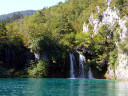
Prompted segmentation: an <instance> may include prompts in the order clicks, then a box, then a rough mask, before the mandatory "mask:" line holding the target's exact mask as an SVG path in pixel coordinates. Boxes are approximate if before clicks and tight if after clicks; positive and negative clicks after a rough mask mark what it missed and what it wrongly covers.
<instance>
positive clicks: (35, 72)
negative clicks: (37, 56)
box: [28, 60, 48, 78]
mask: <svg viewBox="0 0 128 96" xmlns="http://www.w3.org/2000/svg"><path fill="white" fill-rule="evenodd" d="M47 68H48V63H47V62H46V61H43V60H39V61H38V63H37V64H36V65H33V64H32V65H30V67H29V69H28V74H29V77H32V78H42V77H46V76H47V73H48V72H47V71H48V70H47Z"/></svg>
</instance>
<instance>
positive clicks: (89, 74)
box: [88, 68, 94, 79]
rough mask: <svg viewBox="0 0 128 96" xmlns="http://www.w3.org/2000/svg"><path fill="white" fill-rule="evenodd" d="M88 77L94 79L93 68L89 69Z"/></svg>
mask: <svg viewBox="0 0 128 96" xmlns="http://www.w3.org/2000/svg"><path fill="white" fill-rule="evenodd" d="M88 79H94V77H93V74H92V70H91V68H89V71H88Z"/></svg>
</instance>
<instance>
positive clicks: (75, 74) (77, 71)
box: [69, 51, 94, 79]
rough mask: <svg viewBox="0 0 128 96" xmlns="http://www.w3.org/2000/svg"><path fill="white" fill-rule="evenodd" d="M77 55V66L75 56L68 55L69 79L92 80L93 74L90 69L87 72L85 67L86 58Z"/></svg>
mask: <svg viewBox="0 0 128 96" xmlns="http://www.w3.org/2000/svg"><path fill="white" fill-rule="evenodd" d="M77 53H78V54H79V63H78V65H77V63H76V60H75V56H74V55H73V54H72V53H70V54H69V56H70V78H88V79H94V78H93V74H92V71H91V68H89V71H88V69H87V67H86V58H85V57H84V56H83V55H81V54H80V53H79V52H78V51H77Z"/></svg>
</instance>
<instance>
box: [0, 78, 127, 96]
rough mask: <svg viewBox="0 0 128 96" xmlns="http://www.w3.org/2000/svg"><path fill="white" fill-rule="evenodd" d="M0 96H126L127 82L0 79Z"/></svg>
mask: <svg viewBox="0 0 128 96" xmlns="http://www.w3.org/2000/svg"><path fill="white" fill-rule="evenodd" d="M0 96H128V82H126V81H107V80H88V79H0Z"/></svg>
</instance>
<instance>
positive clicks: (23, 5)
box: [0, 0, 65, 15]
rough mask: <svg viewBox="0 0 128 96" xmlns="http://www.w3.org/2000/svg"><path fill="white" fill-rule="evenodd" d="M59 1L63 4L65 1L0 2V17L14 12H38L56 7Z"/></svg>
mask: <svg viewBox="0 0 128 96" xmlns="http://www.w3.org/2000/svg"><path fill="white" fill-rule="evenodd" d="M60 1H62V2H65V0H1V1H0V15H1V14H8V13H11V12H15V11H23V10H39V9H43V8H44V7H50V6H53V5H56V4H58V2H60Z"/></svg>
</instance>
